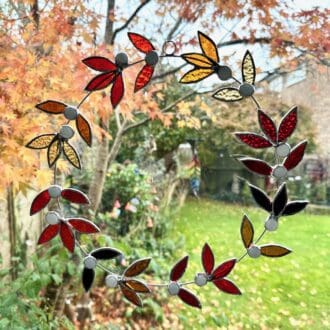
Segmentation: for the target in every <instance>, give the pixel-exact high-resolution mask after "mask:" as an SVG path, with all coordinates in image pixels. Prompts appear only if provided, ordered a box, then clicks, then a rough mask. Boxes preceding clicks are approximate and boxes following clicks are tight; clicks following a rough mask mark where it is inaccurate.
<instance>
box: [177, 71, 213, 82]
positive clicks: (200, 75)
mask: <svg viewBox="0 0 330 330" xmlns="http://www.w3.org/2000/svg"><path fill="white" fill-rule="evenodd" d="M212 73H214V71H213V70H212V69H193V70H191V71H188V72H187V73H186V74H185V75H184V76H183V77H182V78H181V79H180V83H182V84H191V83H196V82H198V81H201V80H203V79H205V78H207V77H208V76H210V75H211V74H212Z"/></svg>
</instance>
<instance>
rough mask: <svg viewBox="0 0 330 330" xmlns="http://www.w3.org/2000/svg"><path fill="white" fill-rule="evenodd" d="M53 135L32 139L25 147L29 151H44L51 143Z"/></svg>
mask: <svg viewBox="0 0 330 330" xmlns="http://www.w3.org/2000/svg"><path fill="white" fill-rule="evenodd" d="M54 137H55V134H43V135H39V136H37V137H35V138H34V139H32V140H31V141H30V142H29V143H28V144H27V145H26V147H27V148H30V149H44V148H47V147H48V146H49V145H50V143H51V142H52V141H53V139H54Z"/></svg>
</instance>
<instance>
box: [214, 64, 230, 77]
mask: <svg viewBox="0 0 330 330" xmlns="http://www.w3.org/2000/svg"><path fill="white" fill-rule="evenodd" d="M217 74H218V77H219V78H220V79H221V80H228V79H230V78H231V77H232V72H231V69H230V68H229V67H228V66H225V65H220V66H219V67H218V68H217Z"/></svg>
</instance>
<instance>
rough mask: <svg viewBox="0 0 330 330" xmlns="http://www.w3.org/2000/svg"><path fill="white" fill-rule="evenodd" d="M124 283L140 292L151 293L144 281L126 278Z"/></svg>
mask: <svg viewBox="0 0 330 330" xmlns="http://www.w3.org/2000/svg"><path fill="white" fill-rule="evenodd" d="M122 284H123V285H126V286H127V287H128V288H129V289H131V290H133V291H135V292H139V293H150V292H151V291H150V288H149V287H148V286H147V285H146V284H145V283H143V282H141V281H138V280H125V281H122Z"/></svg>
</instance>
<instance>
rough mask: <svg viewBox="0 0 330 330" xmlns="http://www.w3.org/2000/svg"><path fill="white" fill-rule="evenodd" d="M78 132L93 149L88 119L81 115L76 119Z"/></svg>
mask: <svg viewBox="0 0 330 330" xmlns="http://www.w3.org/2000/svg"><path fill="white" fill-rule="evenodd" d="M76 126H77V130H78V132H79V134H80V136H81V137H82V139H83V140H84V141H85V142H86V143H87V144H88V145H89V146H90V147H91V146H92V130H91V126H90V125H89V122H88V121H87V119H86V118H85V117H84V116H83V115H81V114H79V115H78V116H77V119H76Z"/></svg>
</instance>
